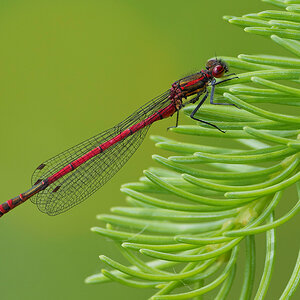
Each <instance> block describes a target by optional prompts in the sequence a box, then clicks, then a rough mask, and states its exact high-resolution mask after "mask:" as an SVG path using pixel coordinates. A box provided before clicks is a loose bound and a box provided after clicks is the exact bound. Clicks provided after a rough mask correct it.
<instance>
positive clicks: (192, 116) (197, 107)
mask: <svg viewBox="0 0 300 300" xmlns="http://www.w3.org/2000/svg"><path fill="white" fill-rule="evenodd" d="M207 97H208V92H206V94H205V95H204V97H203V98H202V100H201V101H200V103H199V104H198V105H197V106H196V108H195V109H194V110H193V111H192V113H191V114H190V117H191V118H192V119H193V120H196V121H199V122H202V123H205V124H207V125H210V126H212V127H215V128H216V129H218V130H220V131H221V132H223V133H225V131H223V130H222V129H220V128H219V127H218V126H216V125H214V124H211V123H209V122H206V121H203V120H200V119H197V118H195V117H194V115H195V113H196V112H197V111H198V110H199V108H200V106H201V105H202V104H203V103H204V101H205V100H206V98H207Z"/></svg>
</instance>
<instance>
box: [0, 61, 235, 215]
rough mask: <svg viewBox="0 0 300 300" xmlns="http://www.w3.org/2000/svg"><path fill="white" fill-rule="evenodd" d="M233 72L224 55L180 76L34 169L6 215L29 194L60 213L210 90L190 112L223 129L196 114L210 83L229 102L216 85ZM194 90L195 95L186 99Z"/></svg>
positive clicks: (0, 209) (51, 212)
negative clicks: (155, 127)
mask: <svg viewBox="0 0 300 300" xmlns="http://www.w3.org/2000/svg"><path fill="white" fill-rule="evenodd" d="M227 72H228V67H227V65H226V63H225V62H224V61H222V60H220V59H217V58H216V59H211V60H208V62H207V63H206V68H205V69H203V70H201V71H200V72H197V73H195V74H192V75H189V76H186V77H184V78H181V79H179V80H177V81H175V82H174V83H173V84H172V87H171V88H170V89H169V90H167V91H166V92H164V93H163V94H161V95H159V96H158V97H156V98H154V99H152V100H151V101H149V102H148V103H146V104H145V105H143V106H142V107H141V108H139V109H138V110H136V111H135V112H134V113H133V114H132V115H130V116H129V117H128V118H126V119H125V120H124V121H122V122H121V123H119V124H117V125H116V126H114V127H112V128H110V129H108V130H105V131H103V132H101V133H100V134H98V135H96V136H94V137H92V138H90V139H88V140H86V141H85V142H82V143H80V144H78V145H76V146H74V147H72V148H70V149H68V150H66V151H64V152H62V153H60V154H58V155H56V156H54V157H52V158H50V159H49V160H47V161H46V162H44V163H42V164H41V165H39V166H38V167H37V168H36V170H35V171H34V173H33V175H32V185H33V186H32V188H30V189H29V190H28V191H26V192H24V193H22V194H20V195H19V196H17V197H15V198H12V199H10V200H8V201H6V202H5V203H3V204H1V205H0V217H1V216H3V215H4V214H5V213H7V212H8V211H10V210H11V209H13V208H14V207H16V206H18V205H19V204H21V203H23V202H25V201H26V200H27V199H29V198H31V201H32V202H33V203H34V204H36V205H37V206H38V208H39V209H40V210H41V211H42V212H44V213H47V214H48V215H57V214H60V213H62V212H64V211H66V210H68V209H70V208H71V207H73V206H75V205H77V204H78V203H80V202H82V201H83V200H85V199H86V198H87V197H89V196H90V195H91V194H93V193H94V192H95V191H96V190H98V189H99V188H100V187H101V186H103V185H104V184H105V183H106V182H107V181H108V180H109V179H111V178H112V177H113V176H114V175H115V174H116V173H117V172H118V171H119V170H120V169H121V167H122V166H123V165H124V164H125V163H126V162H127V161H128V159H129V158H130V157H131V156H132V154H133V153H134V152H135V151H136V150H137V148H138V147H139V146H140V144H141V143H142V141H143V139H144V137H145V135H146V133H147V131H148V129H149V127H150V125H151V124H152V123H154V122H156V121H158V120H161V119H165V118H167V117H170V116H172V115H173V114H174V113H175V112H177V118H176V126H177V125H178V112H179V110H180V109H181V108H182V107H184V106H185V105H186V104H189V103H196V102H197V101H198V100H199V99H200V96H201V95H204V96H203V98H202V99H201V100H200V102H199V103H198V105H197V106H196V108H195V109H194V110H193V112H192V113H191V115H190V117H191V118H192V119H194V120H196V121H200V122H203V123H206V124H208V125H211V126H213V127H215V128H217V129H218V130H220V131H222V130H221V129H219V128H218V127H217V126H216V125H214V124H211V123H208V122H206V121H204V120H199V119H197V118H196V117H194V115H195V113H196V112H197V111H198V109H199V108H200V106H201V105H202V104H203V103H204V101H205V100H206V98H207V97H208V90H207V87H208V86H209V85H211V94H210V103H211V104H224V105H227V104H229V103H214V102H213V97H214V91H215V86H216V85H217V84H220V83H222V82H224V81H228V80H231V79H233V78H236V77H231V78H227V79H223V80H222V81H219V82H216V78H220V77H222V76H224V75H225V73H227ZM227 76H228V75H227ZM192 95H194V97H193V98H191V99H188V100H186V101H185V102H183V100H184V99H187V97H189V96H192ZM229 105H230V104H229ZM222 132H223V131H222Z"/></svg>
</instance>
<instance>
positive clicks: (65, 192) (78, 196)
mask: <svg viewBox="0 0 300 300" xmlns="http://www.w3.org/2000/svg"><path fill="white" fill-rule="evenodd" d="M168 96H169V90H168V91H166V92H165V93H163V94H161V95H160V96H158V97H156V98H154V99H152V100H151V101H150V102H148V103H146V104H145V105H143V106H142V107H141V108H139V109H138V110H137V111H135V112H134V113H133V114H131V115H130V116H129V117H128V118H126V119H125V120H124V121H122V122H121V123H119V124H117V125H116V126H114V127H112V128H110V129H108V130H105V131H104V132H102V133H100V134H98V135H96V136H94V137H92V138H90V139H88V140H86V141H84V142H82V143H80V144H78V145H76V146H74V147H72V148H70V149H68V150H66V151H64V152H62V153H60V154H58V155H56V156H54V157H52V158H51V159H49V160H47V161H46V162H44V163H43V164H42V165H40V166H39V167H38V168H37V169H36V170H35V172H34V173H33V175H32V184H35V183H36V182H37V181H40V180H45V179H47V178H48V177H50V176H51V175H53V174H55V173H56V172H58V171H59V170H61V169H62V168H63V167H65V166H66V165H68V164H69V163H71V162H73V161H74V160H76V159H77V158H79V157H81V156H82V155H84V154H86V153H87V152H89V151H90V150H92V149H94V148H95V147H97V146H99V145H101V144H102V143H104V142H106V141H108V140H110V139H111V138H113V137H115V136H116V135H118V134H120V133H121V132H122V131H124V130H125V129H127V128H128V127H130V126H132V125H134V124H136V123H138V122H140V121H142V120H143V119H145V118H147V117H149V116H151V115H152V114H154V113H155V112H156V111H158V110H159V109H162V108H164V107H166V106H168V105H169V104H170V100H169V99H168ZM149 127H150V126H146V127H144V128H143V129H141V130H139V131H138V132H136V133H134V134H133V135H130V136H128V137H127V138H126V139H124V140H122V141H120V142H118V143H116V144H115V145H113V146H111V147H110V148H108V149H107V150H105V151H104V152H102V153H100V154H98V155H97V156H95V157H93V158H91V159H90V160H88V161H87V162H85V163H84V164H82V165H81V166H79V167H78V168H76V169H75V170H74V171H73V172H70V173H68V174H66V175H65V176H63V177H61V178H60V179H58V180H57V181H55V182H54V183H53V184H51V185H50V186H48V187H47V188H46V189H44V190H42V191H40V192H39V193H38V194H36V195H35V196H33V197H32V198H31V201H32V202H33V203H35V204H36V205H37V206H38V208H39V209H40V210H41V211H42V212H44V213H47V214H49V215H56V214H59V213H62V212H64V211H66V210H68V209H70V208H71V207H73V206H74V205H76V204H78V203H80V202H82V201H83V200H85V199H86V198H87V197H88V196H90V195H91V194H93V193H94V192H95V191H96V190H97V189H99V188H100V187H101V186H102V185H104V184H105V183H106V182H107V181H108V180H109V179H111V178H112V177H113V176H114V175H115V174H116V173H117V172H118V171H119V170H120V169H121V167H122V166H123V165H124V164H125V163H126V162H127V161H128V159H129V158H130V157H131V156H132V154H133V153H134V152H135V151H136V149H137V148H138V147H139V146H140V144H141V143H142V141H143V139H144V137H145V135H146V133H147V131H148V129H149Z"/></svg>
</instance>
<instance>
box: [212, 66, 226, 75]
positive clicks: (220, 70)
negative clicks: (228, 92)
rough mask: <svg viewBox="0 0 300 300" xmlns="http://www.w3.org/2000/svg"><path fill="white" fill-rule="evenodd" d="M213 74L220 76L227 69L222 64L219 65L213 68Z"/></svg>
mask: <svg viewBox="0 0 300 300" xmlns="http://www.w3.org/2000/svg"><path fill="white" fill-rule="evenodd" d="M211 73H212V75H213V76H214V77H216V78H220V77H222V76H223V75H224V73H225V69H224V67H223V66H222V65H217V66H215V67H214V68H213V69H212V72H211Z"/></svg>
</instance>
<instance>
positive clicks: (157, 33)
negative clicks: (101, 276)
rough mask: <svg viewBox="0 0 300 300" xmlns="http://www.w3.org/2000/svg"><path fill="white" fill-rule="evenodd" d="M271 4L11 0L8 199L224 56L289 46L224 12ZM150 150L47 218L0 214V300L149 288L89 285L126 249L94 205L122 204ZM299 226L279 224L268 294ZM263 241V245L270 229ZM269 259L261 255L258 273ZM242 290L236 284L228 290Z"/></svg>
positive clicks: (22, 212) (0, 154)
mask: <svg viewBox="0 0 300 300" xmlns="http://www.w3.org/2000/svg"><path fill="white" fill-rule="evenodd" d="M268 8H269V9H270V8H273V7H271V6H269V5H267V4H264V3H261V2H260V1H258V0H255V1H238V0H227V1H222V0H215V1H201V0H197V1H196V0H190V1H177V0H176V1H174V0H173V1H169V0H165V1H159V0H152V1H138V0H127V1H124V0H123V1H121V0H114V1H102V0H86V1H78V0H72V1H71V0H60V1H57V0H51V1H50V0H49V1H44V0H39V1H33V0H26V1H25V0H13V1H12V0H2V1H1V2H0V38H1V40H0V41H1V46H0V94H1V96H0V103H1V110H0V112H1V118H0V131H1V147H0V160H1V172H0V179H1V180H0V182H1V199H2V200H1V202H4V201H6V200H8V199H9V198H11V197H14V196H16V195H17V194H19V193H21V192H24V191H25V190H27V189H28V188H29V187H30V177H31V174H32V172H33V170H34V169H35V167H36V166H38V165H39V164H40V163H41V162H43V161H45V160H46V159H48V158H49V157H51V156H53V155H56V154H58V153H59V152H61V151H63V150H65V149H66V148H68V147H70V146H73V145H74V144H77V143H79V142H81V141H83V140H85V139H86V138H89V137H90V136H92V135H95V134H97V133H98V132H100V131H102V130H104V129H106V128H109V127H111V126H113V125H115V124H116V123H117V122H119V121H121V120H122V119H123V118H125V117H126V116H127V115H129V114H130V113H132V112H133V111H134V110H135V109H136V108H137V107H139V106H140V105H142V104H144V103H145V102H146V101H148V100H149V99H151V98H153V97H154V96H156V95H158V94H159V93H161V92H163V91H165V90H166V89H167V88H169V86H170V84H171V83H172V82H173V81H175V80H176V79H178V78H180V77H182V76H184V75H186V74H189V73H191V72H194V71H196V70H199V69H201V68H202V67H203V66H204V64H205V62H206V60H207V59H208V58H210V57H212V56H214V55H215V54H217V55H229V56H236V55H238V54H240V53H247V54H255V53H270V54H279V55H287V54H288V53H287V52H285V51H284V50H282V49H281V48H279V46H276V47H275V45H274V43H272V42H271V41H269V40H268V39H265V38H263V37H258V36H254V35H250V34H246V33H244V32H243V31H242V30H241V29H240V28H238V27H235V26H233V25H229V24H227V23H226V22H225V21H223V20H222V16H223V15H242V14H245V13H251V12H256V11H261V10H264V9H268ZM173 124H174V119H172V120H165V121H164V122H159V124H155V125H154V126H152V128H151V130H150V131H151V134H162V135H166V136H168V135H172V133H170V132H167V131H166V128H167V127H168V126H171V125H173ZM153 153H160V151H159V150H157V149H155V147H154V145H153V143H152V142H151V141H150V140H149V137H147V138H146V140H145V142H144V143H143V145H142V147H141V148H140V149H139V150H138V151H137V153H136V154H135V156H134V158H133V159H131V160H130V161H129V162H128V163H127V165H126V166H125V167H124V168H123V169H122V170H121V171H120V172H119V173H118V174H117V176H115V177H114V178H113V179H112V180H111V181H110V182H109V183H108V184H106V185H105V186H104V187H103V188H102V189H101V190H100V191H98V192H97V193H95V194H94V195H93V196H92V197H90V198H89V199H88V200H87V201H85V202H84V203H82V204H81V205H79V206H77V207H75V208H73V209H72V210H71V211H68V212H67V213H64V214H62V215H58V216H56V217H49V216H47V215H44V214H42V213H40V212H39V211H38V210H37V208H36V207H35V206H34V205H33V204H32V203H31V202H30V201H28V203H25V204H23V205H22V206H20V207H18V208H17V209H15V210H14V211H13V212H11V213H9V214H8V215H7V216H5V217H4V218H2V219H1V221H0V228H1V242H0V245H1V246H0V249H1V252H0V254H1V267H0V284H1V296H0V298H1V299H3V300H11V299H14V300H15V299H74V300H75V299H145V298H147V297H149V296H150V295H151V294H152V291H149V290H146V291H144V290H135V289H133V288H128V287H123V286H120V285H118V284H115V283H109V284H105V285H94V286H92V285H85V284H84V279H85V277H87V276H88V275H91V274H93V273H96V272H99V271H100V269H101V266H102V265H101V264H100V262H99V259H98V255H100V254H103V253H106V254H107V253H109V254H110V255H111V256H113V257H118V255H119V254H118V251H117V250H115V248H114V245H113V243H112V242H111V241H109V240H107V239H104V238H101V237H98V236H96V235H95V234H93V233H91V232H90V230H89V228H90V227H92V226H96V225H98V224H99V225H100V223H99V221H97V220H96V219H95V216H96V214H97V213H105V212H108V211H109V208H110V207H111V206H116V205H125V201H124V196H123V195H122V194H121V193H120V192H119V187H120V185H121V184H122V183H126V182H130V181H136V180H137V179H138V177H139V176H140V175H141V174H142V170H143V169H145V168H147V167H148V166H150V165H153V164H154V163H153V162H152V161H151V154H153ZM161 154H164V153H161ZM295 227H296V222H295V220H292V221H291V222H290V223H289V224H288V225H285V226H283V228H279V229H278V230H277V233H278V241H279V245H278V260H277V262H276V266H275V270H274V278H273V281H272V290H271V293H270V294H268V296H269V297H270V298H268V299H277V296H278V295H280V292H281V291H282V289H283V287H284V286H285V284H286V282H287V280H288V277H289V274H290V273H291V271H292V267H293V264H294V262H295V260H296V255H297V251H298V250H297V247H298V246H299V245H298V242H299V241H298V240H297V239H294V238H293V236H292V232H293V230H294V232H295V230H296V229H293V228H295ZM260 244H261V247H262V248H263V249H264V239H263V237H262V240H261V242H260ZM260 244H259V245H260ZM287 245H288V247H287ZM263 249H262V252H264V250H263ZM263 263H264V257H261V258H259V264H261V265H259V264H258V266H257V268H258V271H259V270H261V268H262V265H263ZM276 273H277V274H276ZM278 273H279V274H278ZM276 275H277V276H276ZM257 276H258V279H259V278H260V273H259V272H258V273H257ZM237 295H239V288H238V287H237V288H236V290H235V291H234V292H233V293H232V296H231V297H232V298H231V299H237V298H238V296H237ZM276 295H277V296H276ZM298 295H299V294H298ZM295 299H296V298H295ZM298 299H299V298H298Z"/></svg>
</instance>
